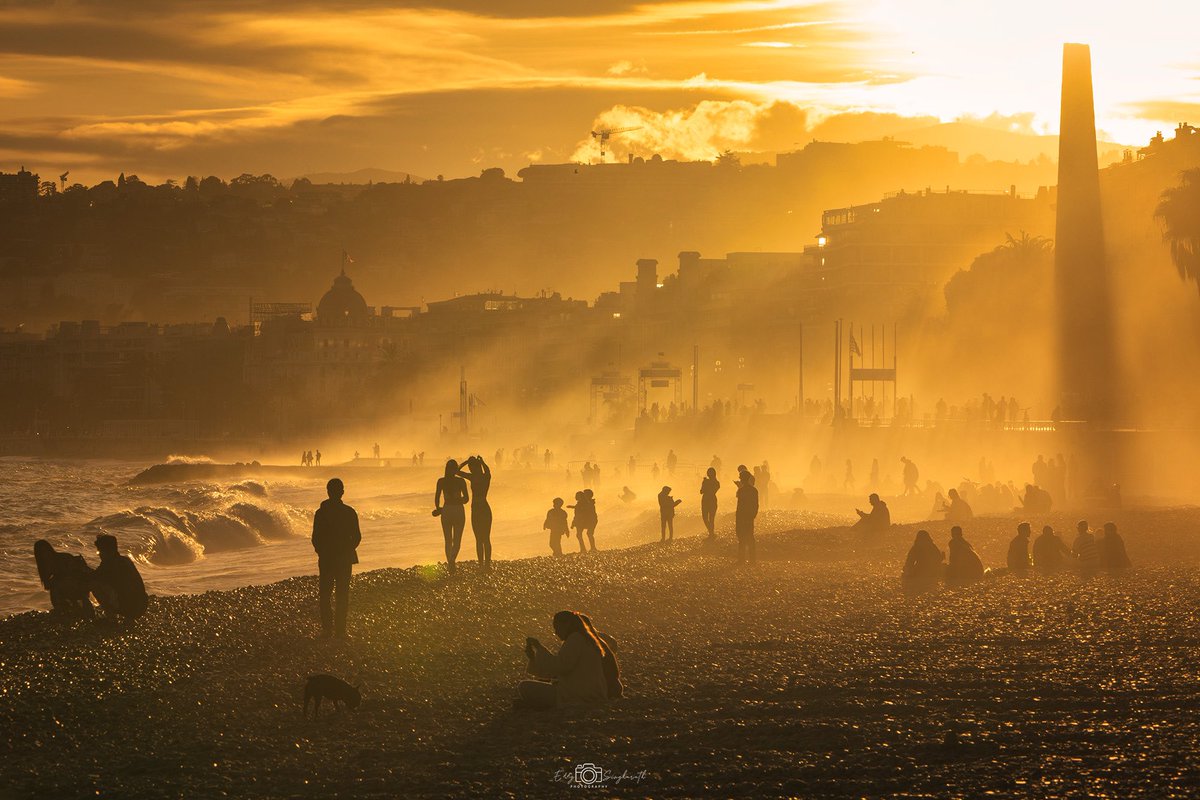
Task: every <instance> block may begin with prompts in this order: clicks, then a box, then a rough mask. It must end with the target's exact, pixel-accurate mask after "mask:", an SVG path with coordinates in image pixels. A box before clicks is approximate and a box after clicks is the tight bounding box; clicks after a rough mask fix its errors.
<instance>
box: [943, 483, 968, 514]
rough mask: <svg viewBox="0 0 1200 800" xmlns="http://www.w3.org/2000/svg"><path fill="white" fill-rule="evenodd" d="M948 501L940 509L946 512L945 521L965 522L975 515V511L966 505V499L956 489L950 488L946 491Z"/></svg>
mask: <svg viewBox="0 0 1200 800" xmlns="http://www.w3.org/2000/svg"><path fill="white" fill-rule="evenodd" d="M946 494H947V495H948V496H949V498H950V502H949V503H948V504H946V505H945V506H943V508H942V510H943V511H945V512H946V521H947V522H966V521H968V520H970V519H972V518H974V516H975V512H974V511H972V510H971V506H969V505H967V501H966V500H964V499H963V498H962V496H961V495H959V493H958V489H951V490H950V491H949V492H947V493H946Z"/></svg>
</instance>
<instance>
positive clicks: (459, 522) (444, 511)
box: [433, 459, 469, 572]
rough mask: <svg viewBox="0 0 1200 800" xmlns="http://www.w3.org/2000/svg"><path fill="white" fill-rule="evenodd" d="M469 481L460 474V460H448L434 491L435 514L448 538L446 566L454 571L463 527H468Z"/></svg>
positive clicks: (460, 545)
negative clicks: (466, 508) (444, 471)
mask: <svg viewBox="0 0 1200 800" xmlns="http://www.w3.org/2000/svg"><path fill="white" fill-rule="evenodd" d="M468 497H469V496H468V495H467V482H466V481H464V480H463V479H462V478H460V477H459V476H458V462H457V461H455V460H454V459H451V460H449V461H447V462H446V474H445V475H443V476H442V477H440V478H438V482H437V489H435V490H434V493H433V515H434V516H435V517H440V518H441V520H442V536H444V537H445V539H446V568H447V569H449V570H450V572H454V568H455V567H454V561H455V559H457V558H458V550H459V548H460V547H462V535H463V529H464V528H466V527H467V513H466V510H465V509H464V506H465V505H466V504H467V500H468Z"/></svg>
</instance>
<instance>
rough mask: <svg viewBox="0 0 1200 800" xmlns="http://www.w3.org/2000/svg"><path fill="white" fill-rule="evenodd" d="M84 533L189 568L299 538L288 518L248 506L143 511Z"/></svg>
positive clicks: (98, 521)
mask: <svg viewBox="0 0 1200 800" xmlns="http://www.w3.org/2000/svg"><path fill="white" fill-rule="evenodd" d="M84 527H85V529H86V530H87V531H88V532H89V533H90V532H95V533H100V532H104V533H111V534H113V535H115V536H117V537H118V539H120V541H121V549H122V550H126V549H128V550H129V551H131V552H133V553H134V554H135V555H136V556H137V557H138V558H140V559H142V560H144V561H146V562H149V563H151V564H156V565H158V566H174V565H178V564H190V563H191V562H193V561H195V560H197V559H198V558H200V557H201V556H203V555H204V554H205V553H219V552H222V551H226V550H241V549H245V548H248V547H257V546H259V545H262V544H265V543H266V542H269V541H279V540H282V539H286V538H287V537H289V536H294V535H295V529H294V527H293V525H292V521H291V519H290V517H289V516H288V515H287V513H285V512H283V511H280V510H277V509H273V508H264V507H262V506H258V505H255V504H253V503H246V502H239V503H234V504H233V505H231V506H230V507H229V508H227V509H218V510H208V511H180V510H176V509H174V508H170V507H166V506H142V507H139V508H136V509H132V510H125V511H118V512H116V513H114V514H106V515H104V516H102V517H97V518H95V519H93V520H92V521H90V522H88V523H87V524H86V525H85V526H84Z"/></svg>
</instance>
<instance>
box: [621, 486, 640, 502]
mask: <svg viewBox="0 0 1200 800" xmlns="http://www.w3.org/2000/svg"><path fill="white" fill-rule="evenodd" d="M620 498H621V501H622V502H624V503H632V502H633V501H634V500H637V495H636V494H634V492H633V490H632V489H630V488H629V487H628V486H622V487H621V494H620Z"/></svg>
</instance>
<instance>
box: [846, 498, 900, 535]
mask: <svg viewBox="0 0 1200 800" xmlns="http://www.w3.org/2000/svg"><path fill="white" fill-rule="evenodd" d="M867 502H868V503H870V504H871V511H870V512H869V513H868V512H866V511H861V510H859V509H857V508H856V509H854V513H856V514H858V522H856V523H854V526H853V527H854V529H855V530H860V531H867V532H881V531H886V530H887V529H888V528H890V527H892V512H890V511H888V507H887V503H885V502H883V500H881V499H880V497H879V495H877V494H874V493H872V494H871V496H870V497H868V498H867Z"/></svg>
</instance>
